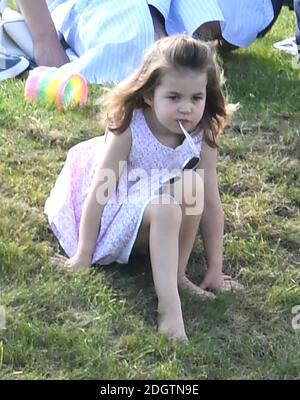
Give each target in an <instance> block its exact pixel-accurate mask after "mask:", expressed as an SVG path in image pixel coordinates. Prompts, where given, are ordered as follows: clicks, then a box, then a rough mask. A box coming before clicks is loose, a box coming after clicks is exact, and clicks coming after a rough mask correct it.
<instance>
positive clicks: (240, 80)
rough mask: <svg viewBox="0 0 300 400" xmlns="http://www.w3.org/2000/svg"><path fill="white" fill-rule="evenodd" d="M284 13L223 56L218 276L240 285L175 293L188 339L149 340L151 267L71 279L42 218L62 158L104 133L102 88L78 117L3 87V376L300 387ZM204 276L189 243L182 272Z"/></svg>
mask: <svg viewBox="0 0 300 400" xmlns="http://www.w3.org/2000/svg"><path fill="white" fill-rule="evenodd" d="M293 30H294V20H293V15H292V14H291V13H288V12H287V11H285V12H284V13H283V14H282V15H281V17H280V19H279V21H278V22H277V23H276V26H275V27H274V28H273V29H272V31H271V32H270V33H269V34H268V36H267V37H266V38H264V39H263V40H260V41H258V42H257V43H256V44H255V45H253V46H251V48H249V49H247V50H239V51H237V52H234V53H232V54H230V55H228V56H226V57H225V60H224V68H225V73H226V77H227V88H228V94H229V96H230V99H231V101H233V102H239V103H240V109H239V111H238V113H237V115H236V117H235V119H234V122H233V124H232V127H231V128H229V129H227V130H226V132H225V134H224V135H223V137H222V140H221V151H220V160H219V172H220V190H221V195H222V200H223V204H224V210H225V219H226V224H225V257H224V270H225V272H226V273H229V274H233V275H234V276H237V277H238V279H239V280H240V281H241V282H242V283H243V284H245V285H246V290H245V292H243V293H239V294H224V295H222V296H219V297H218V298H217V299H216V300H212V301H211V300H202V299H199V298H195V297H191V296H190V295H187V294H185V293H183V294H182V303H183V312H184V318H185V323H186V327H187V332H188V336H189V338H190V342H189V343H187V344H178V343H171V342H169V341H168V340H167V339H166V338H165V337H163V336H162V335H160V334H158V333H157V329H156V312H155V310H156V297H155V292H154V288H153V282H152V278H151V272H150V265H149V261H148V260H147V259H146V258H140V259H137V260H134V261H133V262H132V263H131V264H130V265H128V266H118V265H112V266H109V267H105V268H103V267H98V268H97V267H96V268H92V269H91V270H90V271H88V272H82V273H78V274H70V273H67V272H65V271H61V270H57V269H55V268H54V267H53V266H51V265H50V264H49V257H50V256H51V255H53V254H54V253H56V252H60V251H61V250H60V249H59V246H58V243H57V241H56V239H55V238H54V236H53V234H52V232H51V231H50V229H49V227H48V223H47V220H46V218H45V216H44V214H43V207H44V203H45V200H46V198H47V196H48V194H49V191H50V190H51V187H52V186H53V184H54V182H55V180H56V177H57V175H58V173H59V171H60V170H61V167H62V165H63V162H64V160H65V156H66V152H67V150H68V149H69V148H70V147H71V146H72V145H74V144H76V143H78V142H80V141H82V140H84V139H88V138H91V137H94V136H97V135H101V134H102V133H103V129H102V128H101V127H99V124H98V122H97V117H98V113H99V106H98V105H95V103H97V101H96V100H97V99H98V98H99V96H101V90H102V89H101V88H100V87H93V88H91V93H90V97H89V102H88V105H87V107H86V108H84V109H83V110H81V111H80V110H75V111H69V112H67V113H64V114H62V113H59V112H58V111H56V110H54V109H51V108H45V107H42V106H40V105H31V104H28V103H26V101H25V100H24V97H23V91H24V81H22V80H11V81H6V82H2V83H1V86H0V182H1V186H0V277H1V279H0V291H1V297H0V305H1V306H4V308H5V311H6V329H2V330H0V377H1V378H2V379H206V378H208V379H270V378H273V379H288V378H291V379H293V378H298V379H299V378H300V330H294V329H293V328H292V318H293V317H294V316H293V314H292V307H293V306H295V305H297V304H300V287H299V284H300V273H299V260H300V257H299V245H300V237H299V236H300V233H299V231H300V217H299V204H300V186H299V148H300V139H299V136H300V134H299V132H300V128H299V127H300V68H299V69H296V68H294V67H293V64H292V57H291V56H289V55H286V54H282V53H279V52H277V51H276V50H274V49H273V48H272V43H273V42H274V41H277V40H280V39H283V38H285V37H288V36H290V35H292V34H293ZM203 272H204V257H203V245H202V242H201V240H200V238H197V240H196V244H195V247H194V251H193V254H192V258H191V260H190V275H191V277H192V278H193V279H194V280H195V281H196V282H199V281H200V279H201V276H202V275H203Z"/></svg>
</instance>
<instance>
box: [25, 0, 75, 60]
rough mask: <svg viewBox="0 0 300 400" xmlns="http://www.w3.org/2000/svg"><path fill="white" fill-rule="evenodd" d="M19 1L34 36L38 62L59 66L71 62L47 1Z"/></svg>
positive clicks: (35, 53)
mask: <svg viewBox="0 0 300 400" xmlns="http://www.w3.org/2000/svg"><path fill="white" fill-rule="evenodd" d="M17 2H18V5H19V7H20V10H21V12H22V14H23V16H24V19H25V21H26V24H27V26H28V29H29V31H30V33H31V36H32V40H33V45H34V55H35V61H36V62H37V64H38V65H46V66H49V67H59V66H61V65H63V64H66V63H67V62H69V59H68V57H67V55H66V53H65V51H64V49H63V47H62V45H61V43H60V41H59V39H58V36H57V33H56V29H55V26H54V23H53V21H52V18H51V15H50V12H49V10H48V7H47V4H46V1H45V0H18V1H17Z"/></svg>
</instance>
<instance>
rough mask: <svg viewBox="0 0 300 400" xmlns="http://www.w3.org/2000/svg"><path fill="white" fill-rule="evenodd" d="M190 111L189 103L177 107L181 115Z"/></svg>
mask: <svg viewBox="0 0 300 400" xmlns="http://www.w3.org/2000/svg"><path fill="white" fill-rule="evenodd" d="M191 111H192V106H191V104H189V103H185V104H181V105H180V106H179V112H180V113H182V114H189V113H190V112H191Z"/></svg>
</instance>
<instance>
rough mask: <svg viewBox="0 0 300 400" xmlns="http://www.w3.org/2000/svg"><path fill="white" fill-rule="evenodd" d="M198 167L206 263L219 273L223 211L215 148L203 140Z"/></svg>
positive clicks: (221, 258)
mask: <svg viewBox="0 0 300 400" xmlns="http://www.w3.org/2000/svg"><path fill="white" fill-rule="evenodd" d="M201 155H202V158H201V161H200V168H201V169H204V210H203V215H202V218H201V224H200V229H201V234H202V237H203V242H204V247H205V252H206V257H207V264H208V268H209V270H210V271H211V272H215V273H221V272H222V264H223V234H224V212H223V207H222V203H221V199H220V194H219V188H218V176H217V168H216V164H217V149H213V148H211V147H210V146H208V144H207V143H206V142H203V148H202V153H201Z"/></svg>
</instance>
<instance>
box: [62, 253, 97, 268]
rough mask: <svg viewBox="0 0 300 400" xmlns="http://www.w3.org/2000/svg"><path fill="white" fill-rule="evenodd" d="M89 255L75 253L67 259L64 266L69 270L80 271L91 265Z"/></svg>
mask: <svg viewBox="0 0 300 400" xmlns="http://www.w3.org/2000/svg"><path fill="white" fill-rule="evenodd" d="M91 262H92V260H91V257H90V256H87V255H83V254H75V256H73V257H71V258H69V259H67V261H66V262H65V264H64V267H65V268H67V269H69V270H74V271H80V270H82V269H87V268H88V267H90V266H91Z"/></svg>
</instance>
